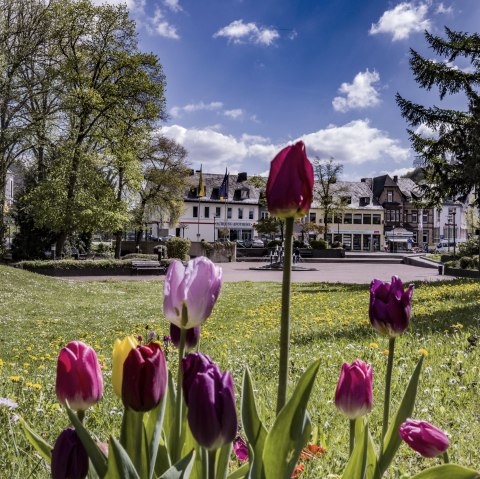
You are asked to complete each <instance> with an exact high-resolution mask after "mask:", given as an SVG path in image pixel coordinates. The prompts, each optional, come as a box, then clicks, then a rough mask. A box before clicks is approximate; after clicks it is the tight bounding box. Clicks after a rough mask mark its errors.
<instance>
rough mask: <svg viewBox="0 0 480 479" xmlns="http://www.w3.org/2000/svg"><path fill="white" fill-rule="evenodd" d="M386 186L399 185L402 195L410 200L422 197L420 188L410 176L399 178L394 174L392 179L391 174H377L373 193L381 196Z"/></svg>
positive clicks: (377, 196) (376, 196) (374, 179)
mask: <svg viewBox="0 0 480 479" xmlns="http://www.w3.org/2000/svg"><path fill="white" fill-rule="evenodd" d="M386 187H398V188H399V189H400V192H401V193H402V195H403V196H405V198H406V199H407V200H409V201H410V200H411V199H420V198H421V197H422V193H421V190H420V188H419V187H418V185H417V184H416V183H415V182H414V181H413V180H411V179H410V178H398V177H397V176H394V178H393V179H392V178H391V177H390V176H389V175H382V176H376V177H375V178H373V194H374V195H375V198H379V197H380V195H381V194H382V192H383V190H384V189H385V188H386Z"/></svg>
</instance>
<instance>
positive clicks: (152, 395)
mask: <svg viewBox="0 0 480 479" xmlns="http://www.w3.org/2000/svg"><path fill="white" fill-rule="evenodd" d="M166 388H167V364H166V362H165V356H164V354H163V351H162V349H161V348H160V346H159V344H158V343H149V344H144V345H140V346H137V347H136V348H135V349H132V350H131V351H130V353H129V354H128V356H127V359H125V362H124V363H123V382H122V400H123V403H124V404H125V406H126V407H129V408H130V409H133V410H134V411H150V410H151V409H153V408H154V407H155V406H156V405H157V404H158V403H159V402H160V401H161V399H162V398H163V396H164V394H165V390H166Z"/></svg>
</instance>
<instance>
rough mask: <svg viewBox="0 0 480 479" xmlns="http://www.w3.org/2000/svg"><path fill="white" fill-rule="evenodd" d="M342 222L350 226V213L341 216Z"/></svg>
mask: <svg viewBox="0 0 480 479" xmlns="http://www.w3.org/2000/svg"><path fill="white" fill-rule="evenodd" d="M343 222H344V223H345V224H346V225H351V224H352V213H345V214H344V215H343Z"/></svg>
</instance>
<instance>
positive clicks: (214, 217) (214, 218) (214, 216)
mask: <svg viewBox="0 0 480 479" xmlns="http://www.w3.org/2000/svg"><path fill="white" fill-rule="evenodd" d="M216 220H217V215H213V242H214V243H215V228H216V226H215V223H216Z"/></svg>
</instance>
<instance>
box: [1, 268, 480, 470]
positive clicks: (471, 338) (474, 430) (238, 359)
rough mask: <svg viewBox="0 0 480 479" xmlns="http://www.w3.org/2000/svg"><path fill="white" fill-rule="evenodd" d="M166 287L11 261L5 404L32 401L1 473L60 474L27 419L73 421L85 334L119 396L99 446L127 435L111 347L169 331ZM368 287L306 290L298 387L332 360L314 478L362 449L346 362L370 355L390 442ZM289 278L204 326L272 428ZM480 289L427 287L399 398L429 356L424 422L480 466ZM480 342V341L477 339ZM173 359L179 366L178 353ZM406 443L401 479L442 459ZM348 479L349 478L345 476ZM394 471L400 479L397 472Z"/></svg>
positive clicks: (318, 393) (6, 418) (49, 432)
mask: <svg viewBox="0 0 480 479" xmlns="http://www.w3.org/2000/svg"><path fill="white" fill-rule="evenodd" d="M162 292H163V283H162V282H160V281H152V282H133V281H132V282H128V281H121V282H117V281H115V282H68V281H63V280H58V279H53V278H47V277H42V276H39V275H36V274H32V273H28V272H24V271H18V270H14V269H12V268H7V267H2V266H0V303H1V314H0V397H3V398H9V399H11V400H13V401H15V402H17V403H18V408H17V409H16V410H15V411H10V410H8V409H7V408H6V407H2V406H0V451H1V454H0V478H2V479H7V478H8V479H14V478H19V479H20V478H22V479H25V478H46V477H49V473H48V471H47V468H46V467H45V465H44V464H43V462H42V461H41V460H40V459H39V457H38V456H37V455H36V454H35V452H34V451H32V449H31V448H30V447H29V446H28V444H27V443H26V441H25V440H24V438H23V435H22V432H21V429H20V426H19V424H18V422H14V421H12V420H11V418H12V416H13V414H14V413H17V414H20V415H22V416H23V417H24V418H25V419H26V420H27V421H28V422H29V423H30V424H31V425H33V426H34V427H35V428H36V429H37V430H38V431H40V432H41V433H42V435H43V436H44V437H45V438H46V439H47V440H49V441H50V442H53V441H54V440H55V438H56V436H57V435H58V433H59V432H60V431H61V429H62V428H63V427H65V426H67V419H66V414H65V413H63V412H61V410H60V407H59V405H58V404H57V402H56V398H55V391H54V386H55V369H56V357H57V354H58V351H59V349H60V348H61V347H62V346H64V345H65V344H67V343H68V342H69V341H71V340H75V339H78V340H82V341H85V342H87V343H88V344H90V345H91V346H93V347H94V348H95V349H96V351H97V353H98V356H99V359H100V361H101V364H102V367H103V368H104V380H105V394H104V398H103V399H102V401H101V402H100V403H99V404H98V405H97V406H95V407H94V408H93V410H91V411H89V412H88V413H87V418H86V424H87V427H88V428H89V429H90V430H92V431H94V432H95V433H96V434H97V436H98V437H99V439H101V440H106V439H107V436H108V434H110V433H112V432H115V433H116V431H117V430H118V427H119V419H120V414H121V410H122V405H121V402H120V401H119V400H118V399H117V398H116V397H115V396H114V394H113V390H112V387H111V384H110V367H111V349H112V345H113V342H114V340H115V338H116V337H123V336H124V335H126V334H132V333H133V334H143V335H145V332H146V327H148V328H149V330H154V331H156V332H157V334H159V335H160V336H163V335H164V334H167V333H168V327H169V325H168V323H166V322H165V320H164V319H163V313H162ZM368 299H369V292H368V287H367V286H363V285H362V286H358V285H338V284H320V283H311V284H296V285H294V286H293V295H292V342H291V364H290V366H291V368H290V372H291V384H294V383H295V382H296V381H297V379H298V377H299V375H300V374H301V373H302V372H303V371H304V370H305V368H306V366H307V365H308V364H309V363H311V362H312V361H313V360H314V359H316V358H321V363H322V365H321V369H320V373H319V377H318V379H317V382H316V385H315V388H314V391H313V394H312V399H311V402H310V407H309V410H310V412H311V416H312V419H313V422H314V424H315V426H316V428H317V430H318V443H320V444H321V445H322V446H323V447H325V448H326V449H327V452H326V454H325V455H323V456H321V457H320V458H318V459H316V460H315V461H311V462H308V463H307V464H306V465H305V472H304V474H303V475H302V476H301V477H303V478H305V479H307V478H311V479H313V478H315V479H320V478H326V477H327V476H328V474H329V473H332V474H339V473H340V472H341V470H342V467H343V466H344V465H345V463H346V460H347V454H348V424H347V422H346V421H345V420H344V418H343V417H342V416H341V415H340V414H339V413H338V412H337V411H336V409H335V406H334V404H333V396H334V392H335V387H336V383H337V379H338V375H339V372H340V368H341V365H342V363H343V362H344V361H348V362H351V361H353V360H354V359H356V358H361V359H363V360H364V361H367V362H370V363H371V364H372V365H373V369H374V399H375V404H376V406H374V410H373V411H372V414H371V415H370V424H371V428H372V430H373V435H374V437H376V438H378V435H379V432H380V431H379V419H380V415H381V404H382V401H383V377H384V372H385V366H386V356H385V348H386V347H387V341H386V340H385V339H383V338H381V337H379V336H378V335H377V334H376V333H375V332H374V331H373V330H372V328H371V327H370V325H369V322H368ZM279 316H280V284H276V283H229V284H224V285H223V288H222V292H221V295H220V299H219V301H218V303H217V306H216V307H215V309H214V313H213V316H212V317H211V318H210V319H209V320H208V321H207V323H206V324H205V326H204V328H203V330H202V340H201V349H202V351H203V352H205V353H207V354H209V355H211V356H212V358H213V359H214V360H215V361H216V362H217V363H219V364H220V366H221V367H222V368H223V369H229V370H231V371H232V373H233V375H234V378H235V382H236V388H237V393H238V396H239V393H240V391H239V385H240V383H241V377H242V374H243V370H244V368H245V367H247V366H248V367H249V369H250V371H251V373H252V377H253V379H254V381H255V385H256V394H257V399H258V400H259V406H260V413H261V416H262V417H263V418H264V419H265V420H266V422H267V423H268V424H271V421H272V413H273V411H274V408H275V404H274V402H275V397H276V395H275V389H276V377H277V367H278V366H277V363H278V351H277V342H278V323H279ZM479 326H480V282H478V281H477V282H473V281H468V280H463V281H453V282H452V281H449V282H448V283H431V284H426V283H419V284H416V289H415V292H414V297H413V310H412V325H411V327H410V329H409V331H408V333H406V334H405V335H403V336H402V337H401V338H400V339H399V340H398V341H397V345H396V363H395V368H394V372H393V383H394V384H393V393H392V394H393V402H394V406H393V408H394V409H395V407H396V404H398V401H399V399H400V397H401V394H402V393H403V391H404V389H405V385H406V383H407V381H408V379H409V376H410V374H411V372H412V371H413V368H414V365H415V363H416V362H417V360H418V357H419V354H420V353H419V350H421V349H423V350H426V351H427V352H428V356H427V357H426V358H425V365H424V371H423V373H422V376H421V380H420V387H419V392H418V400H417V406H416V411H415V415H414V417H415V418H417V419H424V420H427V421H430V422H432V423H434V424H435V425H437V426H438V427H440V428H442V429H444V430H445V431H447V432H448V434H449V436H450V440H451V444H452V445H451V447H450V458H451V460H452V462H457V463H460V464H463V465H465V466H470V467H476V468H480V448H479V447H478V444H479V443H480V406H479V405H480V392H479V390H480V338H479ZM475 338H477V339H478V340H477V341H476V342H475ZM168 361H169V363H170V365H171V367H175V353H173V352H169V354H168ZM437 462H438V460H436V459H432V460H426V459H422V458H420V457H418V456H417V455H416V454H415V453H413V452H412V451H410V450H409V449H408V447H407V446H405V445H402V447H401V450H400V454H399V456H398V457H397V460H396V464H395V466H396V469H397V472H401V471H403V472H407V471H408V472H414V471H419V470H421V469H422V468H425V467H427V466H430V465H433V464H435V463H437ZM331 477H335V476H331ZM391 477H392V478H393V477H399V475H398V476H397V475H396V473H395V474H392V476H391Z"/></svg>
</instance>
